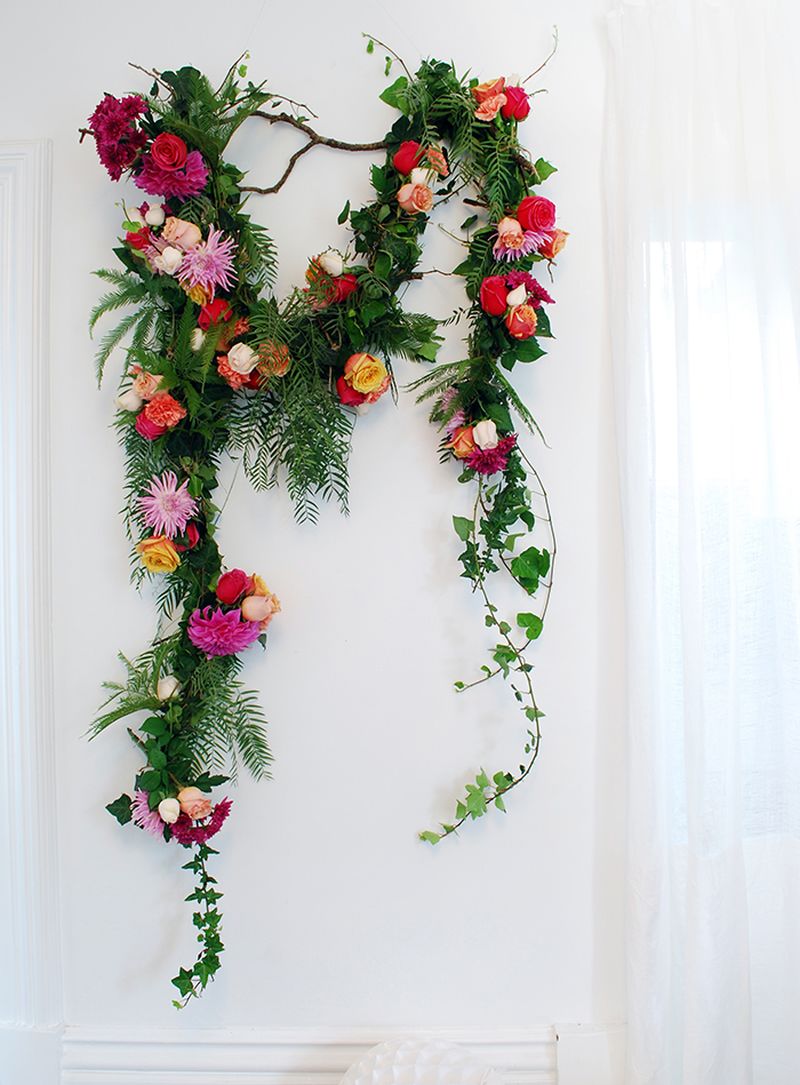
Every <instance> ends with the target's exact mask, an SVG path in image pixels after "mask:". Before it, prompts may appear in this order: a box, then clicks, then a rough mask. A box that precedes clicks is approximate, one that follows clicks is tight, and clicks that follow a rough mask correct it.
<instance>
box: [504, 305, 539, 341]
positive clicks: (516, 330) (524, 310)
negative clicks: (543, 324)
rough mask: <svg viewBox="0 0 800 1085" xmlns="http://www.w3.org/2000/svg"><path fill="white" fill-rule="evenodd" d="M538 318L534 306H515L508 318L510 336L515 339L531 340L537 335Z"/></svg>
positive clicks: (507, 325) (507, 324)
mask: <svg viewBox="0 0 800 1085" xmlns="http://www.w3.org/2000/svg"><path fill="white" fill-rule="evenodd" d="M537 322H538V317H537V316H536V310H535V309H534V307H533V306H532V305H527V304H526V305H515V306H514V308H513V309H511V310H510V311H509V313H508V316H507V317H506V328H507V329H508V334H509V335H511V336H513V337H514V339H530V337H531V336H532V335H535V334H536V324H537Z"/></svg>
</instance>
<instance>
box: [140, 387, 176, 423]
mask: <svg viewBox="0 0 800 1085" xmlns="http://www.w3.org/2000/svg"><path fill="white" fill-rule="evenodd" d="M144 415H145V417H146V418H147V419H148V420H149V421H150V422H154V423H155V424H156V425H157V426H166V428H167V429H172V427H173V426H177V424H178V423H179V422H180V420H181V419H182V418H185V417H186V408H185V407H184V406H183V405H182V404H180V403H178V401H177V399H175V398H173V396H171V395H170V394H169V392H159V393H158V394H157V395H155V396H153V398H152V399H151V400H150V402H149V403H148V404H147V406H146V407H145V409H144Z"/></svg>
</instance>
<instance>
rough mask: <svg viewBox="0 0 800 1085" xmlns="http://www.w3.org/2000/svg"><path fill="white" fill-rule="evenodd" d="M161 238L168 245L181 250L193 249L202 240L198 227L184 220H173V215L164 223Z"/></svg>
mask: <svg viewBox="0 0 800 1085" xmlns="http://www.w3.org/2000/svg"><path fill="white" fill-rule="evenodd" d="M161 237H162V238H163V239H164V241H168V242H169V243H170V245H179V246H180V247H181V248H182V249H193V248H194V247H195V245H199V244H200V242H201V241H202V240H203V235H202V233H201V232H200V227H199V226H195V224H194V223H193V222H187V221H186V220H185V219H178V218H175V217H174V216H173V215H170V217H169V218H168V219H167V221H166V222H165V223H164V229H163V230H162V231H161Z"/></svg>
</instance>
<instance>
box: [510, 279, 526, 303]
mask: <svg viewBox="0 0 800 1085" xmlns="http://www.w3.org/2000/svg"><path fill="white" fill-rule="evenodd" d="M527 300H528V288H527V286H525V284H524V283H520V284H519V286H515V287H514V289H513V290H512V291H511V293H510V294H509V295H508V297H507V298H506V302H507V304H508V306H509V307H510V308H512V309H513V308H514V306H515V305H524V304H525V302H526V301H527Z"/></svg>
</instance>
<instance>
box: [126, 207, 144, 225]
mask: <svg viewBox="0 0 800 1085" xmlns="http://www.w3.org/2000/svg"><path fill="white" fill-rule="evenodd" d="M125 221H126V222H135V223H136V225H137V226H144V219H143V218H142V212H141V211H140V210H139V208H138V207H126V208H125Z"/></svg>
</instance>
